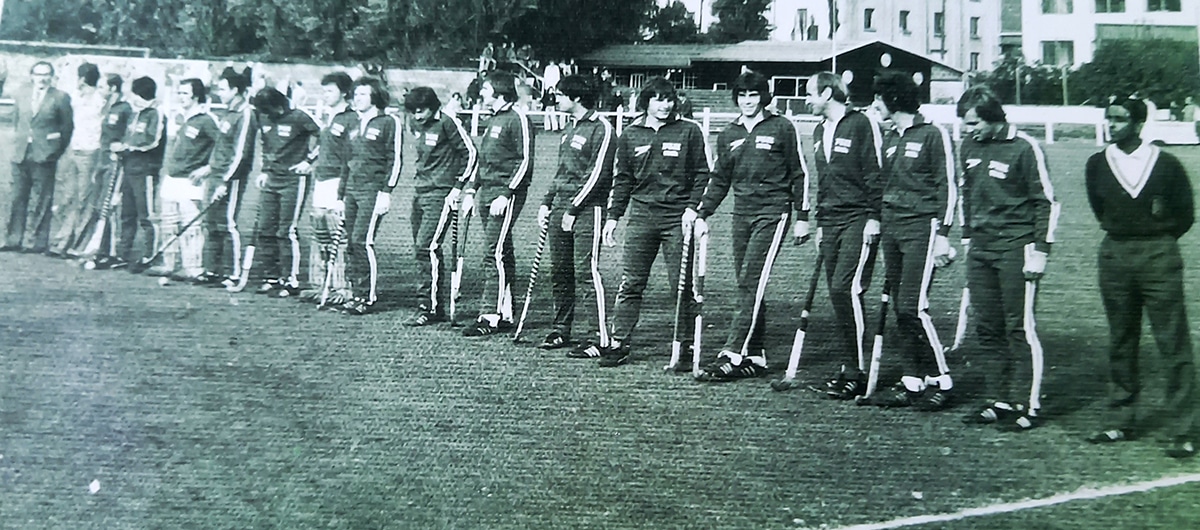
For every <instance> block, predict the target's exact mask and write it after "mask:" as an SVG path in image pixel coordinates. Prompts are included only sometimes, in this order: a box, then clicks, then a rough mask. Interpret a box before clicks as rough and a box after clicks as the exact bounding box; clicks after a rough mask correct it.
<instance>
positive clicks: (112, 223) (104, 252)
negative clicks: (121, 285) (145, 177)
mask: <svg viewBox="0 0 1200 530" xmlns="http://www.w3.org/2000/svg"><path fill="white" fill-rule="evenodd" d="M119 169H120V164H119V163H117V161H115V160H113V159H112V158H110V155H109V153H108V152H107V151H101V153H100V155H99V156H97V157H96V171H95V174H96V184H97V187H98V189H99V192H98V193H97V194H96V197H95V199H96V201H95V202H94V203H93V204H92V216H91V218H90V219H88V221H87V225H86V226H85V227H84V230H83V238H82V239H81V240H80V245H79V247H80V248H79V250H83V247H84V246H86V245H87V243H88V240H89V239H90V238H91V237H92V236H93V234H94V233H95V230H96V226H97V224H98V223H99V221H100V216H101V215H102V214H104V207H105V206H106V205H107V206H108V207H109V212H108V219H106V220H105V222H104V232H103V233H102V234H100V247H99V249H98V250H97V251H96V255H97V256H111V255H115V254H116V249H115V248H113V247H114V243H115V242H116V239H117V238H116V237H115V236H116V234H117V232H116V230H115V228H116V227H117V224H118V219H117V218H119V217H120V216H119V215H113V206H112V205H113V203H115V202H116V201H117V199H118V198H120V197H121V192H122V191H121V187H122V185H121V184H120V183H118V182H113V179H116V178H117V173H118V172H119ZM122 182H124V177H122Z"/></svg>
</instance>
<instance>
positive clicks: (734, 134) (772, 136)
mask: <svg viewBox="0 0 1200 530" xmlns="http://www.w3.org/2000/svg"><path fill="white" fill-rule="evenodd" d="M796 134H797V133H796V128H795V127H794V126H793V125H792V122H791V121H788V119H787V118H783V117H780V116H776V115H772V114H768V115H766V117H765V118H764V119H763V120H762V121H761V122H759V123H757V124H756V125H754V130H753V131H749V130H746V127H745V126H744V125H741V122H740V121H739V122H737V123H734V124H732V125H730V126H729V127H727V128H725V130H724V131H721V134H720V135H719V136H718V137H717V161H716V164H715V167H714V168H713V172H712V176H711V177H709V180H708V187H707V189H706V190H705V191H704V199H703V201H702V203H701V204H700V207H699V209H698V213H699V215H700V217H702V218H707V217H708V216H710V215H712V214H713V212H714V211H716V209H717V207H718V206H719V205H720V204H721V201H723V200H724V199H725V196H726V194H728V193H729V191H730V189H732V190H733V198H734V203H733V213H734V215H756V214H769V215H770V214H781V213H788V212H789V211H790V210H791V209H793V208H794V209H795V210H796V215H797V217H796V218H797V219H799V220H807V219H808V210H809V203H808V166H807V165H806V164H805V162H804V155H803V153H801V147H800V140H799V138H798V137H797V136H796Z"/></svg>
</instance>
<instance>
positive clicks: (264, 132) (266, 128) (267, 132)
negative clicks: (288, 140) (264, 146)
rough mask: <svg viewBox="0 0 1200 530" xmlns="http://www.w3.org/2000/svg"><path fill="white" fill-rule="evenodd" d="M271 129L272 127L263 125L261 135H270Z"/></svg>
mask: <svg viewBox="0 0 1200 530" xmlns="http://www.w3.org/2000/svg"><path fill="white" fill-rule="evenodd" d="M271 129H272V127H271V126H270V125H263V126H262V133H263V134H271Z"/></svg>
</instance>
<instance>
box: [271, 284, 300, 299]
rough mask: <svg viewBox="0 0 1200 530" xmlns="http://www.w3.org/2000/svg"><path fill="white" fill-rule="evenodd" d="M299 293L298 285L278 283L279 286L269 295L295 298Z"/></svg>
mask: <svg viewBox="0 0 1200 530" xmlns="http://www.w3.org/2000/svg"><path fill="white" fill-rule="evenodd" d="M299 295H300V286H299V285H289V284H287V283H280V284H279V288H278V289H275V291H273V292H271V293H270V296H271V297H273V298H295V297H297V296H299Z"/></svg>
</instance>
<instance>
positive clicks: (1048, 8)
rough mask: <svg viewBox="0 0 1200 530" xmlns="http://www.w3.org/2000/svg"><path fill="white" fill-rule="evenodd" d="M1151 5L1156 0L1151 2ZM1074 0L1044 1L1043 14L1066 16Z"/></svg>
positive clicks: (1071, 9) (1071, 8)
mask: <svg viewBox="0 0 1200 530" xmlns="http://www.w3.org/2000/svg"><path fill="white" fill-rule="evenodd" d="M1150 1H1151V3H1153V2H1154V0H1150ZM1177 1H1178V0H1177ZM1073 3H1074V2H1072V0H1042V13H1046V14H1052V15H1066V14H1070V13H1072V12H1073V11H1074V6H1072V5H1071V4H1073Z"/></svg>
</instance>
